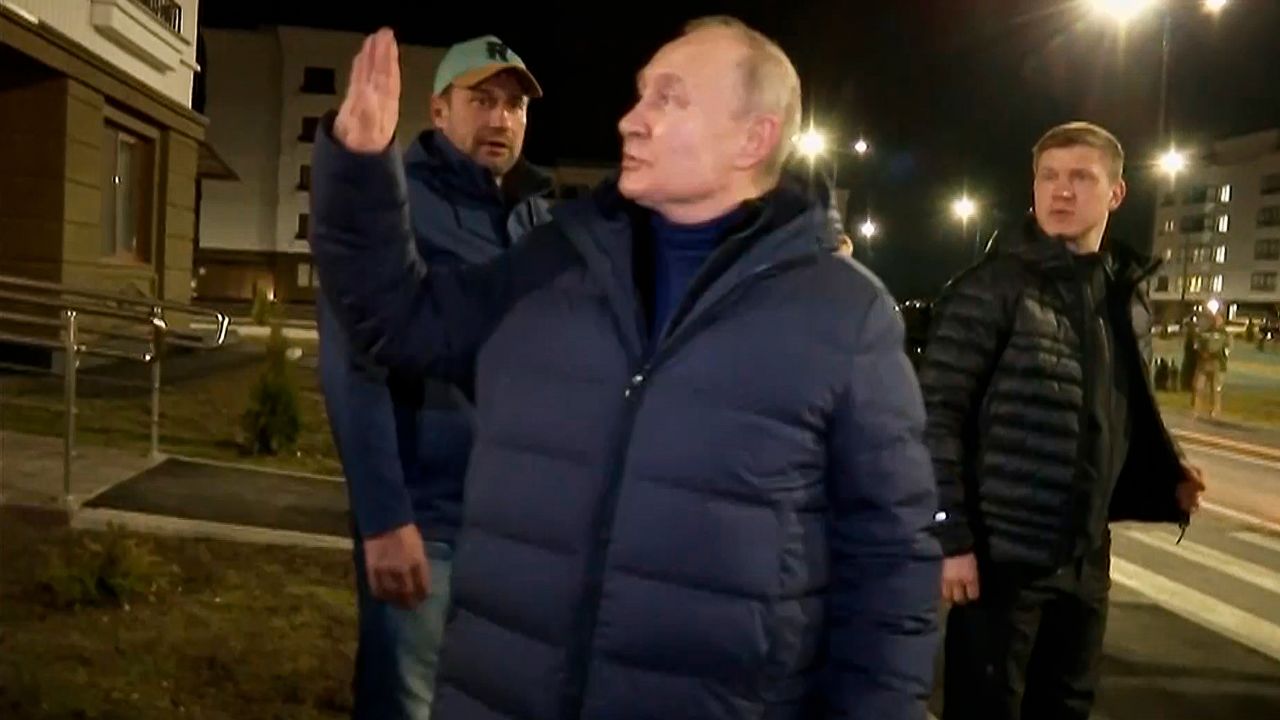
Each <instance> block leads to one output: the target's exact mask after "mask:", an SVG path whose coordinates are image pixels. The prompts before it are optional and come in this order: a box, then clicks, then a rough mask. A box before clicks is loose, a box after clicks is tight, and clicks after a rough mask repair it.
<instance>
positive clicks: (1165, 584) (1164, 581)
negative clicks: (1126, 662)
mask: <svg viewBox="0 0 1280 720" xmlns="http://www.w3.org/2000/svg"><path fill="white" fill-rule="evenodd" d="M1111 579H1112V580H1113V581H1115V582H1117V583H1119V584H1121V585H1124V586H1125V587H1128V588H1130V589H1131V590H1134V591H1135V592H1138V593H1141V594H1142V595H1144V596H1146V597H1147V598H1148V599H1150V600H1151V601H1152V602H1153V603H1155V604H1156V605H1159V606H1160V607H1162V608H1164V609H1166V610H1168V611H1170V612H1172V613H1174V614H1176V615H1181V616H1182V617H1184V618H1186V619H1188V620H1190V621H1191V622H1194V623H1196V624H1197V625H1201V626H1203V627H1206V628H1209V629H1210V630H1213V631H1214V632H1217V633H1219V634H1221V635H1225V636H1226V637H1228V638H1231V639H1232V640H1235V641H1236V642H1238V643H1240V644H1242V645H1245V646H1247V647H1251V648H1253V649H1254V650H1257V651H1258V652H1260V653H1263V654H1265V655H1268V656H1270V657H1273V658H1275V659H1276V660H1280V626H1277V625H1275V624H1273V623H1269V622H1267V621H1266V620H1263V619H1262V618H1260V617H1258V616H1257V615H1253V614H1251V613H1247V612H1245V611H1243V610H1241V609H1239V608H1237V607H1235V606H1233V605H1229V604H1227V603H1225V602H1223V601H1221V600H1218V599H1217V598H1214V597H1210V596H1209V595H1206V594H1204V593H1202V592H1200V591H1198V590H1193V589H1192V588H1189V587H1187V586H1186V585H1183V584H1181V583H1177V582H1174V581H1172V580H1170V579H1168V578H1166V577H1164V576H1163V575H1158V574H1156V573H1153V572H1151V571H1150V570H1147V569H1145V568H1142V567H1139V566H1138V565H1135V564H1133V563H1131V562H1128V561H1126V560H1123V559H1121V558H1118V557H1113V558H1112V559H1111Z"/></svg>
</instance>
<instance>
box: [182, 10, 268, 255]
mask: <svg viewBox="0 0 1280 720" xmlns="http://www.w3.org/2000/svg"><path fill="white" fill-rule="evenodd" d="M204 44H205V58H206V62H207V64H208V67H207V68H206V69H205V82H206V86H205V87H206V108H205V111H206V112H207V113H208V114H209V128H208V131H207V132H208V134H207V137H208V139H209V143H210V144H211V145H213V146H214V147H216V148H218V152H219V153H221V155H222V157H223V159H225V160H226V161H227V164H228V165H230V166H231V169H232V170H234V171H235V173H236V175H238V176H239V180H236V181H209V182H205V183H204V186H203V190H202V192H201V203H200V246H201V248H210V249H215V250H223V249H237V250H258V251H264V252H265V251H272V250H275V247H276V225H277V213H276V205H277V197H278V196H279V172H280V159H279V158H280V137H279V132H280V103H278V102H274V101H273V98H276V97H279V95H280V77H281V76H280V62H281V58H280V48H279V44H278V42H277V40H276V37H275V35H274V34H272V33H267V32H245V31H229V30H217V29H207V30H205V31H204Z"/></svg>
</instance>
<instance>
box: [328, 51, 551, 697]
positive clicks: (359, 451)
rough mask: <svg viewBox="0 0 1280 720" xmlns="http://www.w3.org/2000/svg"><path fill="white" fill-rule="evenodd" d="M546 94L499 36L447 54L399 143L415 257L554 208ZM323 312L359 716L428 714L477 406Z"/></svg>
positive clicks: (478, 251)
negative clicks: (526, 154) (348, 517)
mask: <svg viewBox="0 0 1280 720" xmlns="http://www.w3.org/2000/svg"><path fill="white" fill-rule="evenodd" d="M541 95H542V88H541V87H539V85H538V82H537V81H536V80H535V79H534V78H533V75H532V74H531V73H530V72H529V70H528V69H527V68H526V67H525V65H524V62H523V61H522V60H521V59H520V56H519V55H517V54H516V53H515V52H514V51H512V50H511V48H509V47H507V45H506V44H505V43H503V42H502V41H501V40H499V39H498V38H496V37H493V36H492V35H489V36H484V37H479V38H475V39H472V40H468V41H465V42H461V43H458V44H457V45H454V46H453V47H451V48H449V50H448V52H446V53H445V56H444V58H442V59H441V61H440V65H439V68H438V69H437V71H436V77H435V85H434V87H433V91H432V98H431V107H430V112H431V119H432V123H433V125H434V129H431V130H427V131H426V132H423V133H422V134H421V135H419V136H418V137H417V138H416V139H415V140H414V141H413V143H412V144H411V145H410V146H409V147H408V148H407V149H406V151H405V154H404V171H405V176H406V178H407V180H408V191H409V210H410V215H411V221H412V225H413V231H414V232H413V235H414V251H416V254H417V256H418V257H419V258H421V259H422V260H423V261H424V262H426V263H428V264H429V265H431V266H433V267H441V266H448V265H463V264H473V263H483V262H486V261H488V260H491V259H493V258H494V257H496V256H498V255H500V254H501V253H502V252H503V251H505V250H506V249H507V248H508V247H510V246H511V244H512V243H513V242H516V241H518V240H519V239H520V238H521V237H522V236H523V235H524V234H525V233H526V232H528V231H529V230H530V229H531V228H532V227H533V226H535V225H538V224H540V223H542V222H545V221H546V220H548V219H550V216H549V214H548V209H547V201H546V197H547V195H548V194H549V192H550V189H551V182H550V179H549V178H548V177H547V176H546V175H545V174H544V173H542V172H541V171H539V170H537V169H535V168H533V167H532V166H530V165H529V164H528V163H526V162H525V161H524V160H523V159H522V158H521V156H520V155H521V149H522V147H523V145H524V133H525V123H526V120H527V118H528V108H529V100H530V99H531V98H537V97H540V96H541ZM403 110H404V109H403V108H402V112H403ZM414 110H415V109H414V108H410V109H409V111H410V112H413V111H414ZM406 250H407V249H406ZM317 314H318V319H319V329H320V371H321V382H322V385H323V389H324V395H325V403H326V406H327V409H328V414H329V423H330V427H331V429H332V431H333V435H334V441H335V444H336V445H337V448H338V452H339V455H340V456H341V458H342V466H343V472H344V474H345V476H346V479H347V487H348V494H349V496H350V502H351V511H352V524H353V539H354V555H355V564H356V583H357V590H358V606H359V627H360V629H359V648H358V650H357V654H356V669H355V679H354V682H353V689H354V695H355V704H354V709H353V717H354V718H361V719H362V718H379V719H382V718H406V719H408V720H419V719H421V720H425V719H426V718H427V717H428V716H429V715H430V709H431V701H432V696H433V690H434V684H435V671H436V664H437V656H438V651H439V645H440V637H441V634H442V633H443V627H444V616H445V611H446V609H447V607H448V604H449V577H450V571H451V559H452V554H453V542H454V536H455V535H456V533H457V528H458V525H459V523H460V521H461V505H462V495H463V493H462V481H463V476H464V475H465V473H466V469H467V459H468V458H469V456H470V454H471V443H472V435H473V424H472V423H473V421H472V415H473V409H472V407H471V403H470V400H469V399H468V393H467V392H466V391H465V390H464V389H462V388H459V387H457V386H454V385H449V384H446V383H444V382H441V381H437V380H427V379H424V378H422V377H420V376H417V375H405V374H403V373H400V372H396V371H388V370H387V369H385V368H381V367H378V366H376V365H374V364H373V363H371V362H370V361H369V360H368V359H367V358H365V357H363V356H361V355H360V354H359V353H358V352H356V351H355V350H353V349H352V347H351V346H350V344H349V343H348V340H347V338H346V336H345V335H344V333H343V330H342V328H341V327H340V326H339V324H338V323H337V322H336V320H335V316H334V314H333V309H332V306H331V305H330V300H329V298H327V297H326V296H325V295H324V291H323V288H321V293H320V298H319V301H318V313H317Z"/></svg>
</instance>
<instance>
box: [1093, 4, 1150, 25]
mask: <svg viewBox="0 0 1280 720" xmlns="http://www.w3.org/2000/svg"><path fill="white" fill-rule="evenodd" d="M1158 2H1159V0H1089V5H1090V6H1092V7H1093V10H1094V12H1097V13H1101V14H1103V15H1106V16H1107V17H1110V18H1111V19H1112V20H1115V21H1116V22H1118V23H1120V24H1121V25H1127V24H1128V23H1130V22H1132V21H1133V19H1134V18H1136V17H1138V16H1139V15H1141V14H1142V13H1144V12H1146V11H1147V10H1148V9H1149V8H1151V6H1153V5H1156V4H1158Z"/></svg>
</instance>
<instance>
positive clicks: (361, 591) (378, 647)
mask: <svg viewBox="0 0 1280 720" xmlns="http://www.w3.org/2000/svg"><path fill="white" fill-rule="evenodd" d="M423 544H424V545H425V547H426V552H427V564H428V566H429V572H430V580H431V591H430V594H429V595H428V596H427V599H426V600H424V601H423V602H422V603H421V604H420V605H418V606H417V607H416V608H414V609H412V610H403V609H401V608H399V607H396V606H395V605H392V604H390V603H385V602H383V601H381V600H378V599H376V598H374V597H373V595H372V594H371V593H370V590H369V579H368V577H367V573H366V572H365V564H364V544H363V543H361V542H360V541H359V540H357V541H356V542H355V548H354V553H355V564H356V591H357V610H358V612H359V633H360V637H359V644H358V646H357V649H356V667H355V678H354V680H353V681H352V690H353V691H354V695H355V704H354V707H353V709H352V713H351V717H352V718H353V719H354V720H428V718H429V717H430V716H431V698H432V696H433V695H434V694H435V680H436V664H437V659H438V657H439V653H440V639H441V636H442V635H443V634H444V621H445V612H446V611H447V610H448V607H449V575H450V571H451V569H452V565H453V548H451V547H450V546H448V545H445V544H443V543H438V542H426V543H423Z"/></svg>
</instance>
